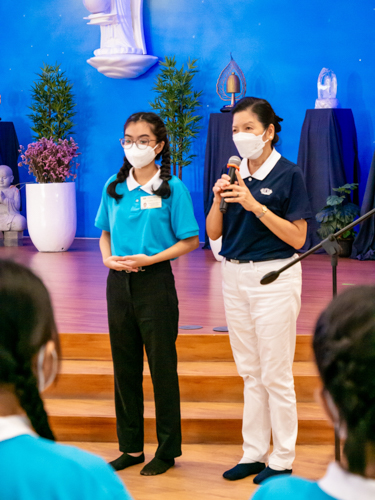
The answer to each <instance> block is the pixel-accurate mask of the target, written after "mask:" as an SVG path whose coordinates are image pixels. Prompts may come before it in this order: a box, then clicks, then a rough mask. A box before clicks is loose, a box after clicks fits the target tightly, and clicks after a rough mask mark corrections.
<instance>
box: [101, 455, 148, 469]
mask: <svg viewBox="0 0 375 500" xmlns="http://www.w3.org/2000/svg"><path fill="white" fill-rule="evenodd" d="M144 461H145V456H144V453H142V454H141V455H139V457H133V456H132V455H128V454H127V453H123V454H122V455H121V457H118V458H116V460H112V462H109V465H112V467H113V468H114V469H115V470H124V469H126V468H127V467H131V466H132V465H137V464H140V463H142V462H144Z"/></svg>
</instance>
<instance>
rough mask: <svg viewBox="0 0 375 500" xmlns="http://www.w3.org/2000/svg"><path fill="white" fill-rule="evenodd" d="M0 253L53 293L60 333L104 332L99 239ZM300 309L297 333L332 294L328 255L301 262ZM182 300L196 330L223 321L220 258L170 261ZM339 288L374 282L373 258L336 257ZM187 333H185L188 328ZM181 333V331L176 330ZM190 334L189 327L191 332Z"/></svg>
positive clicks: (183, 315)
mask: <svg viewBox="0 0 375 500" xmlns="http://www.w3.org/2000/svg"><path fill="white" fill-rule="evenodd" d="M0 258H12V259H13V260H16V261H17V262H20V263H22V264H24V265H26V266H28V267H30V268H31V269H33V271H34V272H35V273H37V274H38V275H39V276H40V277H41V278H42V279H43V281H44V282H45V283H46V285H47V287H48V289H49V290H50V292H51V295H52V299H53V304H54V309H55V315H56V320H57V326H58V329H59V332H60V333H106V332H108V326H107V312H106V301H105V287H106V277H107V274H108V270H107V268H106V267H104V266H103V264H102V260H101V255H100V251H99V244H98V240H96V239H76V240H75V241H74V243H73V245H72V247H71V249H70V250H69V251H68V252H61V253H40V252H38V251H36V249H35V247H34V246H33V244H32V243H31V242H30V240H29V239H27V238H25V244H24V246H23V247H17V248H6V247H2V248H0ZM302 268H303V289H302V308H301V313H300V315H299V319H298V333H305V334H306V333H311V332H312V329H313V326H314V322H315V320H316V318H317V316H318V315H319V313H320V311H321V310H322V309H323V308H324V306H325V305H326V304H327V303H328V302H329V300H330V299H331V296H332V278H331V266H330V258H329V256H328V255H312V256H310V257H308V258H307V259H306V260H304V261H303V262H302ZM173 272H174V274H175V278H176V286H177V292H178V297H179V302H180V325H200V326H202V327H203V328H202V329H201V330H196V331H194V332H195V333H202V334H203V333H204V334H209V333H215V332H213V328H214V327H216V326H224V325H225V324H226V322H225V314H224V306H223V299H222V294H221V277H220V263H219V262H217V261H215V259H214V257H213V255H212V253H211V251H209V250H202V249H201V248H199V249H197V250H195V251H194V252H192V253H190V254H188V255H185V256H183V257H180V258H179V259H177V260H176V261H174V262H173ZM337 282H338V290H339V291H340V290H343V289H344V288H346V287H347V286H351V285H356V284H364V283H368V284H369V283H375V261H365V262H360V261H356V260H352V259H339V265H338V279H337ZM185 332H189V331H186V330H185ZM180 333H181V334H183V333H184V330H180ZM190 333H191V332H190Z"/></svg>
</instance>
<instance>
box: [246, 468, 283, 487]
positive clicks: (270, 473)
mask: <svg viewBox="0 0 375 500" xmlns="http://www.w3.org/2000/svg"><path fill="white" fill-rule="evenodd" d="M291 473H292V469H284V470H275V469H271V467H266V468H265V469H264V470H263V471H262V472H261V473H260V474H258V475H257V476H256V477H254V479H253V482H254V483H255V484H261V483H263V481H265V480H266V479H268V478H269V477H273V476H280V475H281V474H285V475H288V476H290V474H291Z"/></svg>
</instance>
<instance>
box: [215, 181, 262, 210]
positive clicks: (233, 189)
mask: <svg viewBox="0 0 375 500" xmlns="http://www.w3.org/2000/svg"><path fill="white" fill-rule="evenodd" d="M236 177H237V181H236V182H235V184H231V183H230V177H229V175H226V174H223V175H222V176H221V179H219V180H217V181H216V183H215V185H214V187H213V189H212V190H213V193H214V201H215V202H217V203H220V202H221V200H222V199H223V198H224V199H225V201H226V202H227V203H240V205H242V206H243V208H244V209H245V210H247V211H248V212H253V213H255V214H259V213H261V212H262V205H261V204H260V203H259V202H258V201H256V199H255V198H254V196H253V195H252V194H251V193H250V191H249V189H248V188H247V187H246V184H245V182H244V180H243V179H242V177H241V175H240V172H239V171H237V172H236Z"/></svg>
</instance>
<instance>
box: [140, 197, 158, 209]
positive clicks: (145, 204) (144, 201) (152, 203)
mask: <svg viewBox="0 0 375 500" xmlns="http://www.w3.org/2000/svg"><path fill="white" fill-rule="evenodd" d="M149 208H161V196H141V210H148V209H149Z"/></svg>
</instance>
